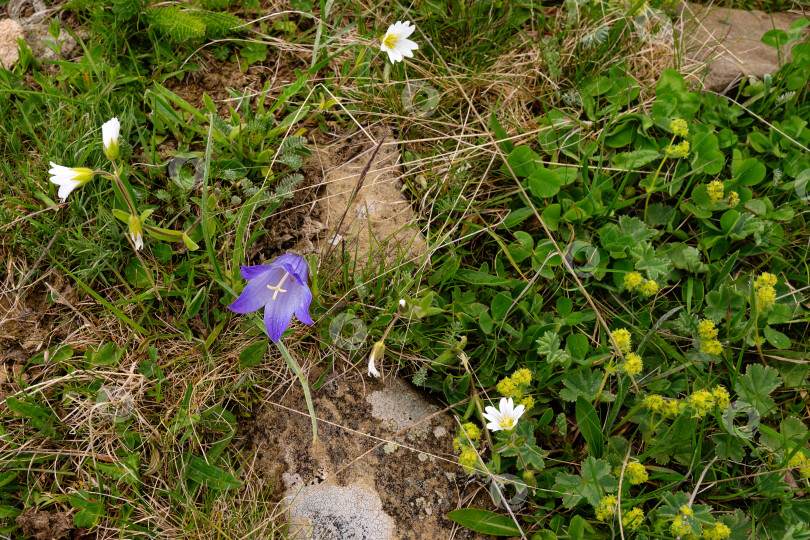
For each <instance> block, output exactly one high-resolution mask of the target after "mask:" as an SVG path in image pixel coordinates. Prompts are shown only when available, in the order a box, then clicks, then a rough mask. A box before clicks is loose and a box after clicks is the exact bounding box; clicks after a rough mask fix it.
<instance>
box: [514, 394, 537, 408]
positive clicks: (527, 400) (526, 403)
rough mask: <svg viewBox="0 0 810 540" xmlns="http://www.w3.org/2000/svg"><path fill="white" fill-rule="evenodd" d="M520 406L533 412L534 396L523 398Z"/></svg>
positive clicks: (519, 402)
mask: <svg viewBox="0 0 810 540" xmlns="http://www.w3.org/2000/svg"><path fill="white" fill-rule="evenodd" d="M518 405H523V406H524V407H526V410H527V411H530V410H532V407H534V398H533V397H532V396H523V397H522V398H521V399H520V400H519V401H518Z"/></svg>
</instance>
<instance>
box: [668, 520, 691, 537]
mask: <svg viewBox="0 0 810 540" xmlns="http://www.w3.org/2000/svg"><path fill="white" fill-rule="evenodd" d="M669 532H671V533H672V534H674V535H675V536H683V535H685V534H689V533H690V532H692V527H690V526H689V524H688V523H686V522H685V521H684V520H683V518H682V517H681V516H678V517H676V518H675V519H674V520H673V521H672V525H670V526H669Z"/></svg>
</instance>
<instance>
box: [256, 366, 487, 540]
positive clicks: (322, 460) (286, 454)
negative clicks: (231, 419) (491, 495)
mask: <svg viewBox="0 0 810 540" xmlns="http://www.w3.org/2000/svg"><path fill="white" fill-rule="evenodd" d="M310 376H311V377H312V374H311V375H310ZM313 400H314V406H315V412H316V416H317V417H318V418H319V420H320V421H319V423H318V440H317V442H315V443H314V444H313V442H312V427H311V424H310V418H309V416H308V414H307V413H306V404H305V402H304V399H303V395H302V392H301V390H300V387H299V386H298V385H297V384H296V385H295V386H294V387H293V388H292V389H291V390H290V392H288V394H287V395H286V396H285V397H284V398H283V399H282V400H281V401H280V403H279V404H278V405H277V406H272V407H271V408H270V409H269V410H267V411H266V412H265V413H264V414H262V415H260V416H257V417H255V418H253V419H251V420H249V423H248V424H247V425H245V426H244V427H243V430H244V431H245V434H246V438H245V441H246V447H247V449H248V450H249V451H250V452H252V453H254V454H255V457H256V461H255V463H256V466H257V470H259V471H263V472H264V473H266V475H267V477H268V478H271V479H274V480H275V481H276V484H275V485H274V492H273V496H274V499H275V500H276V501H279V500H283V501H284V503H285V506H288V505H290V504H292V507H291V508H292V512H293V513H294V517H293V516H290V515H289V514H288V516H287V517H288V519H292V522H293V523H296V524H300V523H302V521H301V520H302V519H304V516H307V512H306V511H303V510H301V508H303V507H304V506H305V505H308V507H309V508H310V513H309V515H308V518H307V519H309V520H310V525H311V526H313V527H314V530H313V529H308V530H307V531H306V534H305V535H304V536H305V537H309V536H310V534H312V536H313V537H317V538H320V537H324V538H330V539H331V538H341V537H347V538H348V537H351V538H354V537H357V538H365V539H367V540H374V539H378V538H385V539H390V540H395V539H396V540H405V539H407V540H411V539H413V540H417V539H419V540H421V539H424V538H451V537H452V538H458V539H464V538H478V536H477V535H475V534H473V533H471V532H470V531H467V530H465V529H459V528H457V527H456V526H455V525H454V524H453V523H452V522H451V521H450V520H449V519H448V518H447V517H446V516H447V513H448V512H449V511H451V510H453V509H455V508H458V507H462V506H465V505H475V506H477V507H479V508H480V507H491V506H492V505H491V503H489V499H488V498H487V497H484V496H483V495H482V494H481V493H480V492H479V493H478V496H476V497H475V500H474V501H473V502H470V500H469V499H470V498H473V496H474V494H472V493H471V490H468V488H467V487H465V481H464V480H465V475H464V473H463V471H461V469H460V468H459V466H458V462H457V457H456V456H455V454H454V453H453V448H452V439H453V437H454V436H455V431H456V427H455V426H456V424H455V421H454V420H453V418H452V416H450V415H448V414H441V415H438V416H436V417H435V418H433V419H431V420H430V421H427V422H425V423H423V424H420V425H419V426H418V427H415V428H413V429H411V430H409V431H406V432H405V434H403V435H400V436H398V437H396V438H394V434H395V433H396V432H397V431H399V430H401V429H403V428H407V427H408V426H411V425H414V424H417V423H418V422H420V421H421V420H423V418H426V417H427V416H429V415H430V414H431V413H433V412H436V411H439V410H440V407H439V406H438V405H437V404H434V403H432V402H430V401H428V400H426V399H425V398H424V397H422V396H421V395H419V394H418V393H416V392H415V391H414V390H412V389H410V387H409V386H408V385H407V384H406V383H404V382H402V381H401V380H397V379H391V380H387V381H385V383H382V382H379V381H377V380H374V381H368V382H366V381H363V380H359V379H357V378H354V379H350V378H348V377H344V376H341V375H335V376H333V377H331V378H330V379H329V380H327V382H326V383H325V384H324V385H323V386H322V387H321V388H320V389H319V390H317V391H315V392H314V393H313ZM398 400H399V401H398ZM385 441H389V442H395V443H396V444H397V446H395V445H394V444H389V445H387V447H386V446H383V445H380V446H379V447H377V448H374V449H373V450H372V448H373V447H374V446H375V445H377V444H378V443H380V442H385ZM369 450H371V452H370V453H368V454H366V452H368V451H369ZM364 454H365V455H364ZM278 480H283V481H284V483H283V484H282V482H279V481H278ZM358 492H361V493H364V494H370V495H371V496H372V497H373V498H375V499H377V500H378V501H379V503H378V505H379V507H378V508H376V509H375V508H372V509H371V510H370V511H371V512H372V513H375V512H376V513H377V515H378V516H381V517H383V518H384V521H388V522H393V525H394V526H393V527H382V526H375V525H374V524H373V523H371V524H369V523H365V524H364V523H363V519H364V518H363V516H362V515H361V514H362V513H363V512H359V511H358V509H357V508H355V507H353V506H352V504H357V500H356V498H354V499H353V498H352V497H353V494H356V493H358ZM327 494H328V495H327ZM343 497H345V499H343ZM336 499H337V500H336ZM367 499H368V497H360V500H361V501H362V502H361V504H368V500H367ZM297 505H302V506H301V507H298V506H297ZM371 506H374V505H371ZM313 508H315V510H314V512H313V511H312V509H313ZM301 512H303V514H302V513H301ZM391 530H393V531H394V532H393V533H391ZM341 531H342V532H341ZM347 531H350V532H351V531H353V532H352V534H355V535H356V536H351V535H349V536H341V534H349V533H348V532H347ZM358 531H359V532H358ZM319 535H324V536H319ZM335 535H337V536H335Z"/></svg>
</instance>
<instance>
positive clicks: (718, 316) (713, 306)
mask: <svg viewBox="0 0 810 540" xmlns="http://www.w3.org/2000/svg"><path fill="white" fill-rule="evenodd" d="M746 303H747V301H746V298H745V296H744V295H742V294H740V293H738V292H736V291H734V292H733V293H729V288H728V287H723V288H722V289H721V290H720V291H712V292H710V293H709V294H707V295H706V309H705V310H704V312H703V313H704V314H705V315H706V317H707V318H708V319H711V320H712V321H713V322H714V323H719V322H720V321H722V320H723V319H725V318H726V316H727V315H728V314H729V313H730V314H732V315H733V314H735V313H739V312H740V311H741V310H743V309H745V304H746Z"/></svg>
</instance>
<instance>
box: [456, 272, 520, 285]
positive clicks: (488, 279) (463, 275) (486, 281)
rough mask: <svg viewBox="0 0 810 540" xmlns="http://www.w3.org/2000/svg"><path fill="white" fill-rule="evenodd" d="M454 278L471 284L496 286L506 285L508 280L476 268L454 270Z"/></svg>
mask: <svg viewBox="0 0 810 540" xmlns="http://www.w3.org/2000/svg"><path fill="white" fill-rule="evenodd" d="M456 278H458V279H460V280H461V281H463V282H465V283H469V284H471V285H481V286H484V287H497V286H499V285H508V284H509V280H508V279H504V278H501V277H498V276H493V275H491V274H488V273H486V272H480V271H478V270H466V269H462V270H459V271H457V272H456Z"/></svg>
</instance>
